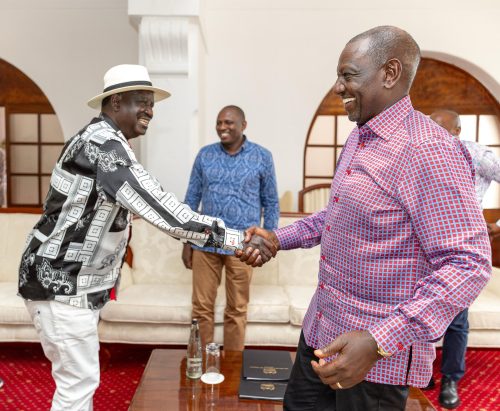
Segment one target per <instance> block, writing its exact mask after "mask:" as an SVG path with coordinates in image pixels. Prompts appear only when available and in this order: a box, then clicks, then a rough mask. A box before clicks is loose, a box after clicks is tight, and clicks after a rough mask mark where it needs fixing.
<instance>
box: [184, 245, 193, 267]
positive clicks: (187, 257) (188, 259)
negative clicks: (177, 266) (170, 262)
mask: <svg viewBox="0 0 500 411" xmlns="http://www.w3.org/2000/svg"><path fill="white" fill-rule="evenodd" d="M182 262H183V263H184V267H186V268H187V269H189V270H191V269H192V268H193V249H192V248H191V244H184V247H183V249H182Z"/></svg>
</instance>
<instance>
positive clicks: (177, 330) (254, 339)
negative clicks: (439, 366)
mask: <svg viewBox="0 0 500 411" xmlns="http://www.w3.org/2000/svg"><path fill="white" fill-rule="evenodd" d="M297 218H298V216H297V215H286V216H282V217H281V218H280V225H281V226H283V225H287V224H289V223H291V222H293V221H294V220H295V219H297ZM37 219H38V216H37V215H35V214H28V213H1V212H0V230H1V233H2V235H1V236H0V256H1V258H2V264H0V342H6V341H26V342H28V341H37V336H36V333H35V330H34V328H33V326H32V324H31V321H30V318H29V316H28V313H27V312H26V309H25V307H24V303H23V301H22V299H21V298H20V297H18V296H17V295H16V293H17V268H18V265H19V258H20V255H21V250H22V248H23V245H24V241H25V238H26V235H27V233H28V231H29V230H30V229H31V227H32V226H33V225H34V223H35V222H36V221H37ZM130 248H131V250H132V253H133V264H132V268H131V267H129V266H128V265H125V266H124V269H123V273H122V281H121V284H120V290H119V294H118V300H117V301H112V302H110V303H108V304H107V305H106V306H105V307H104V309H103V310H102V311H101V321H100V323H99V336H100V340H101V342H109V343H138V344H172V345H178V344H186V343H187V340H188V334H189V323H190V314H191V271H190V270H187V269H185V268H184V266H183V264H182V261H181V248H182V244H181V243H180V242H179V241H176V240H174V239H172V238H170V237H168V236H166V235H165V234H163V233H161V232H160V231H159V230H157V229H156V228H154V227H153V226H151V225H149V224H148V223H146V222H144V221H142V220H134V223H133V229H132V239H131V242H130ZM318 261H319V247H315V248H313V249H308V250H293V251H282V252H279V253H278V256H277V257H276V258H275V259H273V260H272V261H271V262H270V263H268V264H266V265H265V266H264V267H262V268H257V269H255V270H254V275H253V280H252V285H251V288H250V305H249V310H248V326H247V333H246V339H245V343H246V344H247V345H260V346H290V347H293V346H296V344H297V341H298V337H299V334H300V326H301V323H302V320H303V317H304V314H305V311H306V309H307V306H308V304H309V300H310V298H311V296H312V294H313V292H314V289H315V286H316V279H317V272H318ZM224 304H225V295H224V288H223V287H222V286H221V288H219V293H218V296H217V301H216V332H215V339H216V341H218V342H222V316H223V310H224ZM469 321H470V328H471V332H470V335H469V346H474V347H500V269H494V274H493V278H492V279H491V280H490V282H489V283H488V285H487V287H486V288H485V290H483V292H482V293H481V295H480V296H479V298H478V299H477V300H476V301H475V302H474V304H473V305H472V307H471V308H470V316H469Z"/></svg>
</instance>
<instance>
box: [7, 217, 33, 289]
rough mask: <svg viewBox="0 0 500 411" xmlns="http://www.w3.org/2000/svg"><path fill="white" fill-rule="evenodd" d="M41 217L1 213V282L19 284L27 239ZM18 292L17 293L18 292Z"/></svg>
mask: <svg viewBox="0 0 500 411" xmlns="http://www.w3.org/2000/svg"><path fill="white" fill-rule="evenodd" d="M39 218H40V215H38V214H28V213H0V227H1V229H2V235H0V255H1V256H2V264H0V281H7V282H8V281H12V282H15V283H17V281H18V273H19V263H20V262H21V254H22V252H23V249H24V246H25V244H26V238H27V237H28V233H29V232H30V231H31V229H32V228H33V226H34V225H35V224H36V222H37V221H38V219H39ZM16 292H17V291H16Z"/></svg>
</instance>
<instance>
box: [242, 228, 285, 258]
mask: <svg viewBox="0 0 500 411" xmlns="http://www.w3.org/2000/svg"><path fill="white" fill-rule="evenodd" d="M279 249H280V243H279V241H278V238H277V237H276V234H274V232H273V231H267V230H265V229H263V228H260V227H256V226H253V227H250V228H249V229H247V230H245V240H244V241H243V250H236V252H235V253H234V255H235V256H236V257H237V258H239V259H240V261H242V262H244V263H246V264H247V265H251V266H252V267H262V265H263V264H265V263H267V262H268V261H269V260H270V259H271V258H273V257H274V256H276V253H277V252H278V250H279Z"/></svg>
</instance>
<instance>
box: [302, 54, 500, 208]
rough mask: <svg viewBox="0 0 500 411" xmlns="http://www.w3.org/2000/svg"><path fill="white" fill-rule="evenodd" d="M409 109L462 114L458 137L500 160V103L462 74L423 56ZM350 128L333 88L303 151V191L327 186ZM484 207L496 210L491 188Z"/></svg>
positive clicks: (496, 194) (499, 195)
mask: <svg viewBox="0 0 500 411" xmlns="http://www.w3.org/2000/svg"><path fill="white" fill-rule="evenodd" d="M410 95H411V99H412V103H413V106H414V107H415V108H416V109H417V110H419V111H421V112H423V113H425V114H430V113H432V112H433V111H434V110H436V109H438V108H448V109H451V110H454V111H456V112H458V113H459V114H460V117H461V120H462V134H461V136H462V138H465V139H470V140H474V141H478V142H479V143H481V144H484V145H487V146H489V147H490V148H491V149H492V150H493V151H494V152H495V153H496V154H497V155H498V156H499V157H500V121H499V119H500V104H499V102H498V101H497V100H496V99H495V98H494V97H493V96H492V95H491V93H490V92H489V91H488V90H487V89H486V88H485V87H484V86H483V85H482V84H481V83H480V82H479V81H478V80H477V79H476V78H474V77H473V76H472V75H470V74H469V73H467V72H466V71H464V70H462V69H460V68H458V67H456V66H453V65H451V64H448V63H445V62H443V61H439V60H436V59H432V58H422V61H421V63H420V66H419V69H418V71H417V75H416V77H415V81H414V82H413V86H412V88H411V90H410ZM353 127H354V124H353V123H352V122H350V121H349V120H348V118H347V115H346V113H345V110H344V107H343V104H342V101H341V99H340V98H339V97H338V96H337V95H336V94H335V93H334V92H333V90H332V89H330V90H329V92H328V93H327V94H326V96H325V98H324V99H323V101H322V102H321V104H320V105H319V107H318V109H317V110H316V113H315V116H314V118H313V120H312V121H311V125H310V127H309V131H308V134H307V139H306V144H305V149H304V168H303V170H304V174H303V188H307V187H310V186H312V185H316V184H321V183H330V182H331V180H332V178H333V175H334V172H335V168H336V165H337V159H338V157H339V155H340V152H341V150H342V147H343V146H344V143H345V139H346V138H347V136H348V135H349V132H350V131H351V130H352V128H353ZM484 205H485V208H500V190H499V189H498V185H495V186H492V188H491V189H490V191H489V192H488V194H487V196H486V197H485V199H484Z"/></svg>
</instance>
